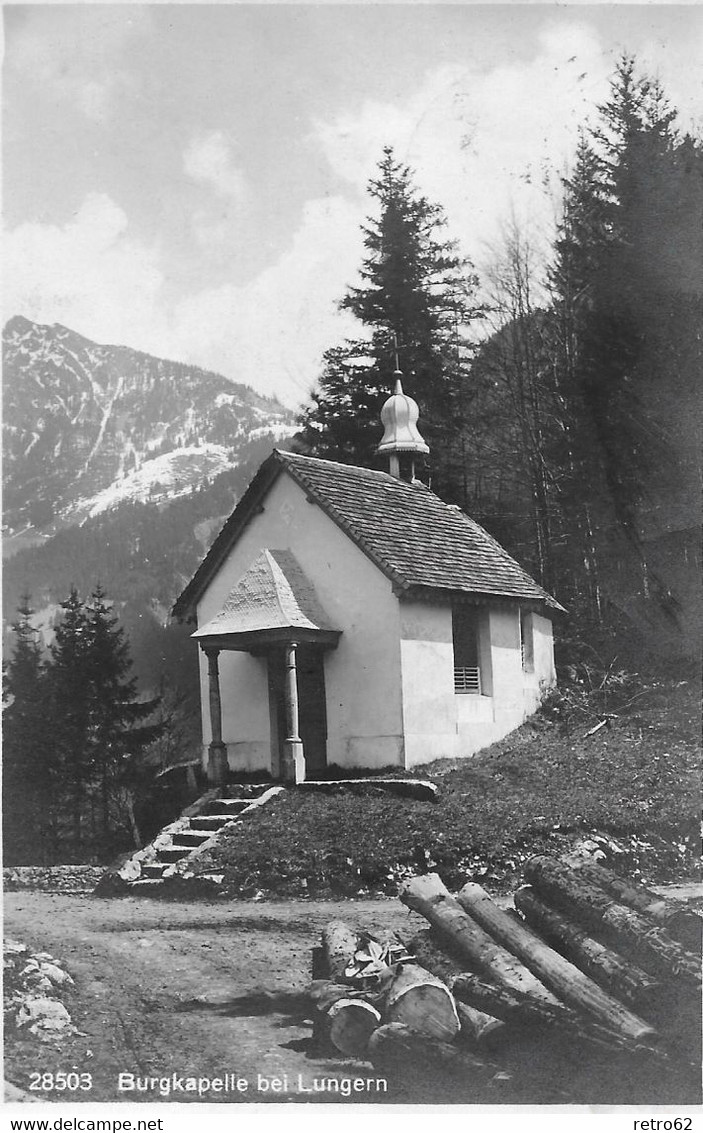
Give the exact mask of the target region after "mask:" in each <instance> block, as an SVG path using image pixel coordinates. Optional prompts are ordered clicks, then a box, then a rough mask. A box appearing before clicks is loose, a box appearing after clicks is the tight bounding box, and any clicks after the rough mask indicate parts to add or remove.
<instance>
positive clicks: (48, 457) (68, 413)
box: [3, 315, 294, 534]
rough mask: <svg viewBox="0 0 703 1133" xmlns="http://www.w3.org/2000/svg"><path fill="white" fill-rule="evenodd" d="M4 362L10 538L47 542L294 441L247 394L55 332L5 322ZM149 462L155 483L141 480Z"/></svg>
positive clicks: (196, 371) (281, 413) (177, 367)
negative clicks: (36, 537)
mask: <svg viewBox="0 0 703 1133" xmlns="http://www.w3.org/2000/svg"><path fill="white" fill-rule="evenodd" d="M3 362H4V365H3V389H4V409H5V411H4V421H3V436H4V452H5V458H4V476H5V505H6V523H7V524H8V525H9V528H10V530H11V531H13V532H19V531H22V530H27V529H30V530H34V531H42V532H43V533H44V534H52V533H54V532H55V531H56V530H57V529H58V528H60V527H62V526H66V525H70V524H72V523H77V522H82V520H83V519H85V517H86V516H88V515H91V514H95V513H96V508H97V509H98V510H102V509H103V508H104V507H109V506H114V504H115V502H117V501H122V500H125V499H129V498H143V493H144V492H145V491H147V492H148V494H149V495H150V496H151V497H152V498H153V497H154V495H156V496H157V497H158V498H159V499H163V500H164V501H167V500H168V499H169V498H173V496H174V495H181V494H183V492H187V491H190V490H192V488H193V487H195V486H197V485H198V484H199V483H201V482H202V481H203V479H204V478H210V477H211V476H213V475H215V474H216V473H217V472H218V471H221V470H222V469H223V468H224V467H227V465H228V464H229V465H235V464H237V463H239V462H240V461H241V459H242V455H243V453H244V452H245V451H246V449H247V447H248V446H250V445H251V443H253V442H260V441H261V440H262V439H263V438H265V437H267V436H268V437H269V438H270V440H271V446H272V447H273V444H274V443H276V441H277V440H279V439H280V438H281V437H285V436H286V435H290V433H292V432H293V431H294V424H293V415H292V414H291V413H290V411H289V410H287V409H285V408H284V407H283V406H282V405H280V403H278V402H276V401H275V400H273V399H271V398H268V397H263V396H261V395H259V394H257V393H255V391H254V390H252V389H250V388H249V387H247V386H244V385H238V384H235V383H233V382H231V381H228V380H227V379H226V378H225V377H223V376H222V375H220V374H215V373H212V372H210V371H208V370H203V369H201V368H200V367H198V366H189V365H186V364H184V363H181V362H172V361H168V360H167V359H163V358H157V357H155V356H153V355H150V354H145V353H143V352H141V351H138V350H133V349H132V348H131V347H127V346H106V345H100V344H98V343H96V342H93V341H91V340H90V339H87V338H85V337H83V336H82V335H80V334H78V333H76V332H75V331H73V330H71V329H70V328H69V327H65V326H63V325H61V324H60V323H54V324H53V325H50V326H49V325H43V324H39V323H33V322H31V321H30V320H29V319H26V318H25V317H24V316H22V315H15V316H14V317H13V318H11V319H9V320H8V322H7V324H6V326H5V330H4V335H3ZM155 460H159V461H160V462H161V463H160V466H159V467H160V469H161V471H162V472H164V475H163V476H162V475H161V474H160V473H157V470H156V469H149V470H147V471H146V472H144V473H140V470H142V469H143V467H144V465H146V464H148V463H149V462H151V461H155ZM175 469H177V475H176V474H175V472H174V470H175ZM168 470H170V472H168V475H166V472H167V471H168ZM152 472H153V473H154V474H153V475H152ZM137 473H140V474H139V475H135V474H137ZM164 479H165V480H166V483H164V482H163V481H164ZM132 493H134V494H132ZM111 501H112V503H111Z"/></svg>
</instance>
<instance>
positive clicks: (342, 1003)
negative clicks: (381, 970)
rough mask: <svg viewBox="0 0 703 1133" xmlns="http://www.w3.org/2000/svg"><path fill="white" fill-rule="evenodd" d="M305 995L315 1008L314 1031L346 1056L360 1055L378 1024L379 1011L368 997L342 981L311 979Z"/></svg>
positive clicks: (364, 1052)
mask: <svg viewBox="0 0 703 1133" xmlns="http://www.w3.org/2000/svg"><path fill="white" fill-rule="evenodd" d="M309 995H310V998H311V999H312V1002H313V1004H314V1006H315V1010H316V1018H315V1028H314V1030H315V1034H316V1036H317V1037H318V1038H322V1039H326V1040H327V1041H329V1042H331V1043H332V1045H333V1046H334V1047H335V1048H336V1049H337V1050H338V1051H340V1052H341V1053H342V1054H346V1055H347V1056H348V1057H350V1058H364V1057H366V1052H367V1048H368V1043H369V1039H370V1037H371V1035H372V1034H373V1032H374V1031H375V1030H376V1028H377V1027H378V1026H380V1024H381V1012H380V1011H379V1010H378V1008H377V1007H376V1006H374V1004H373V1003H371V1002H370V1001H369V997H368V996H364V997H362V994H361V992H356V991H355V990H354V989H353V988H350V987H348V986H347V985H346V984H335V983H332V982H331V981H330V980H315V981H313V983H312V984H311V985H310V989H309Z"/></svg>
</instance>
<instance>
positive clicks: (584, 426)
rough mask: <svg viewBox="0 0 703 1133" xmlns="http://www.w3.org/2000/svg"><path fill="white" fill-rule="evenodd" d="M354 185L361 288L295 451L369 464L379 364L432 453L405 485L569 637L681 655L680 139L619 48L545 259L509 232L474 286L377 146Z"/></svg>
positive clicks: (655, 93) (701, 281) (694, 359)
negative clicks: (414, 408)
mask: <svg viewBox="0 0 703 1133" xmlns="http://www.w3.org/2000/svg"><path fill="white" fill-rule="evenodd" d="M369 194H370V197H371V199H372V201H373V204H374V214H373V216H372V217H371V218H370V219H369V221H368V222H367V225H366V227H365V228H364V245H365V258H364V262H363V265H362V269H361V284H360V285H359V286H356V287H350V288H349V289H348V291H347V293H346V294H345V295H344V297H343V298H342V299H341V302H340V307H341V308H342V309H343V310H346V311H349V312H350V313H351V314H352V315H354V316H355V318H356V320H357V322H358V325H359V337H358V339H356V340H351V339H349V340H347V341H345V342H343V343H341V344H338V345H335V346H333V347H331V348H330V349H329V350H328V351H327V353H326V355H325V358H324V368H323V372H322V375H321V378H320V380H319V383H318V386H317V389H316V391H315V393H314V395H313V404H312V406H311V407H310V408H308V409H307V410H306V412H305V413H304V415H303V427H302V434H301V437H302V441H303V443H304V445H305V446H306V448H307V451H309V452H312V453H315V454H317V455H319V456H326V457H329V458H332V459H337V460H343V461H347V462H351V463H357V462H358V463H371V464H374V463H375V466H376V467H383V465H382V464H381V463H379V462H378V457H377V456H376V454H375V446H376V444H377V432H378V425H377V423H378V421H379V415H380V409H381V406H382V404H383V402H384V401H385V399H386V397H387V396H388V394H389V392H390V391H391V390H392V388H393V374H394V370H395V369H396V358H397V365H398V366H399V368H400V371H401V372H402V381H403V388H404V390H405V392H406V393H408V394H410V395H411V396H412V397H414V398H415V400H416V401H417V402H418V404H419V406H420V429H421V432H422V434H423V436H424V438H425V440H426V441H427V442H428V444H429V446H430V450H431V451H430V456H429V458H428V461H427V465H426V468H425V470H424V472H423V473H420V476H421V478H422V479H424V480H425V481H426V482H428V483H429V484H430V486H431V487H432V488H433V490H434V491H436V492H437V493H438V495H440V496H441V497H442V498H443V499H444V500H446V501H447V502H450V503H456V504H458V505H459V506H461V507H462V508H463V509H464V510H465V511H466V512H468V513H469V514H470V515H471V516H472V517H473V518H474V519H476V520H478V521H479V522H480V523H482V524H483V525H484V526H485V527H486V528H487V529H488V530H489V531H490V532H491V534H493V535H494V536H495V537H496V538H497V539H498V540H499V541H500V542H501V543H503V545H504V546H505V547H506V548H507V549H508V550H509V551H510V552H511V553H512V554H513V555H514V556H515V557H516V558H517V559H518V560H519V561H520V562H521V563H522V564H523V565H524V566H525V567H526V568H527V569H528V570H529V571H530V572H531V573H532V574H533V575H534V577H535V578H537V579H538V580H539V581H540V582H541V583H542V584H543V585H544V586H545V587H546V589H548V590H550V591H551V592H553V593H554V594H555V595H556V597H557V598H558V599H559V601H560V602H562V603H563V605H564V606H566V607H567V608H568V611H569V615H570V618H569V623H570V625H571V626H572V627H576V626H577V627H578V635H576V634H575V633H573V631H572V634H571V636H572V637H576V636H578V637H579V638H580V639H581V640H582V641H585V642H588V643H589V644H588V647H589V648H591V649H592V648H594V647H595V645H596V643H598V648H599V649H600V650H601V652H603V655H604V656H605V655H607V654H608V653H609V654H610V655H611V656H612V654H613V652H614V651H617V652H620V653H622V652H623V650H624V651H626V652H627V653H628V654H630V655H632V657H633V658H635V657H636V658H639V659H640V660H642V659H643V655H644V656H646V655H648V654H650V653H651V654H652V655H653V656H654V657H657V656H662V655H666V656H668V657H672V656H680V655H681V654H686V653H687V652H688V653H689V654H690V653H692V652H693V651H695V649H696V648H697V647H696V644H695V641H696V620H697V616H698V614H699V610H698V603H697V598H698V590H697V585H698V584H697V573H698V568H699V565H700V560H699V552H698V539H697V534H696V529H697V524H698V513H697V497H698V476H699V468H698V438H699V435H700V398H699V390H698V386H699V381H700V374H701V361H702V358H701V327H702V326H703V317H702V316H703V151H702V149H701V140H700V138H693V137H691V136H690V135H688V134H685V133H681V132H680V131H679V129H678V127H677V115H676V112H675V110H674V109H673V108H672V107H671V106H670V104H669V102H668V101H667V98H666V96H665V93H664V91H663V90H662V88H661V86H660V85H659V83H658V82H657V81H655V80H654V79H651V78H649V77H648V76H646V75H644V74H640V73H639V71H638V67H637V64H636V61H635V60H634V59H633V58H630V57H627V56H625V57H622V58H621V59H620V61H619V63H618V65H617V67H616V70H615V73H614V75H613V77H612V81H611V89H610V97H609V99H608V100H607V102H606V103H605V104H604V105H602V106H600V107H599V108H598V110H597V114H596V117H595V120H594V122H593V123H591V124H586V125H584V126H583V128H582V129H581V131H580V138H579V143H578V148H577V152H576V153H575V154H574V157H573V162H572V168H571V172H570V174H569V175H568V176H567V177H565V178H564V179H563V182H562V201H561V208H560V215H559V217H558V220H557V223H556V225H555V230H554V233H553V239H552V242H551V247H550V249H549V252H548V254H547V255H546V256H545V255H543V254H538V253H537V252H536V250H535V248H534V247H533V244H532V243H531V240H530V234H529V233H528V232H524V231H521V229H520V226H519V224H517V222H515V221H513V222H511V223H509V224H508V225H507V227H506V229H505V234H504V239H503V244H502V247H500V248H498V249H496V251H495V255H494V257H493V261H492V263H491V264H490V265H489V266H488V268H487V269H484V274H483V276H482V277H479V275H478V274H477V272H476V270H475V268H474V266H473V264H472V262H471V261H470V260H469V259H468V258H467V257H466V255H465V254H464V253H463V251H462V250H461V248H460V247H459V245H458V243H456V242H452V241H448V240H446V239H444V231H443V229H444V228H445V223H446V222H445V217H444V213H443V210H442V207H441V205H440V204H438V203H434V202H430V201H428V200H427V199H426V198H425V197H423V196H422V194H421V192H420V191H419V190H418V189H417V187H416V186H415V184H414V180H413V174H412V171H411V170H410V169H408V168H407V167H405V166H404V165H403V164H402V163H400V162H399V161H397V160H396V158H395V156H394V153H393V151H392V150H391V149H390V148H388V149H386V150H385V151H384V155H383V159H382V161H381V163H380V165H379V167H378V171H377V175H376V177H375V178H374V179H373V180H372V181H371V183H370V185H369ZM396 347H397V355H396ZM565 636H568V633H567V635H565Z"/></svg>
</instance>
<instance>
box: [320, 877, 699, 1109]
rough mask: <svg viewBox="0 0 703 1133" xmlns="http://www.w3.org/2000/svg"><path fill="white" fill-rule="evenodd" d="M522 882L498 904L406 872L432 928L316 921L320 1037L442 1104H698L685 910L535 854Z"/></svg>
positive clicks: (695, 936) (408, 894) (695, 967)
mask: <svg viewBox="0 0 703 1133" xmlns="http://www.w3.org/2000/svg"><path fill="white" fill-rule="evenodd" d="M524 878H525V882H526V883H527V884H525V885H524V886H522V887H521V888H520V889H518V891H517V892H516V894H515V896H514V908H513V909H510V910H504V909H502V908H500V907H499V906H498V905H497V904H496V903H495V902H494V901H493V900H492V899H491V897H490V896H489V895H488V894H487V893H486V892H485V891H484V890H483V889H482V888H481V886H480V885H477V884H474V883H469V884H467V885H465V886H464V887H463V889H462V890H461V891H460V892H459V893H458V894H457V895H456V897H454V896H452V895H451V894H450V893H449V892H448V891H447V889H446V888H445V886H444V885H443V883H442V881H441V879H440V878H439V877H438V876H437V874H426V875H423V876H419V877H415V878H412V879H411V880H410V881H408V882H406V883H405V884H404V885H403V887H402V890H401V892H400V900H401V901H402V902H403V904H404V905H406V906H407V907H408V908H409V909H411V910H413V911H414V912H416V913H419V914H421V915H422V917H424V918H425V920H426V921H427V922H429V926H430V927H429V929H426V930H424V931H419V932H417V933H416V934H415V935H414V936H413V937H412V938H411V939H408V940H405V939H403V940H400V941H399V942H398V941H396V942H395V943H392V942H385V943H382V942H379V941H374V940H373V938H371V937H369V935H368V934H366V933H361V932H357V931H356V930H354V929H352V928H350V927H349V926H348V925H346V924H344V923H342V922H334V923H331V924H329V925H328V926H327V927H326V929H325V930H324V932H323V936H322V943H321V947H320V948H319V949H316V950H315V953H316V955H315V957H314V964H313V975H314V976H317V977H318V978H316V979H313V983H312V985H311V991H310V994H311V997H312V1001H313V1003H314V1007H315V1017H316V1033H317V1036H318V1038H319V1039H321V1040H322V1041H324V1042H325V1043H327V1044H329V1045H330V1046H331V1047H332V1048H334V1050H335V1051H337V1052H339V1053H341V1054H343V1055H345V1056H347V1057H351V1058H356V1059H365V1060H369V1061H370V1062H372V1063H373V1065H374V1067H375V1068H376V1069H377V1070H378V1071H380V1072H383V1073H385V1074H386V1075H387V1076H388V1077H389V1078H395V1079H396V1081H397V1082H398V1083H399V1084H414V1085H415V1086H417V1085H418V1084H420V1083H423V1082H424V1083H429V1082H431V1083H433V1084H434V1086H435V1087H437V1086H438V1084H441V1086H442V1089H444V1090H445V1091H450V1092H451V1096H449V1097H446V1098H445V1100H474V1101H498V1100H500V1101H522V1102H524V1101H532V1102H535V1101H558V1100H565V1101H567V1100H579V1101H586V1102H587V1101H591V1102H595V1101H602V1102H607V1101H611V1102H623V1101H628V1100H633V1099H634V1100H642V1091H643V1089H644V1092H645V1093H646V1092H647V1087H646V1086H644V1085H643V1083H648V1084H649V1085H650V1086H651V1087H652V1090H653V1093H651V1094H650V1097H649V1100H650V1101H657V1100H660V1101H662V1102H665V1101H669V1100H672V1101H678V1102H683V1101H687V1100H688V1101H690V1102H695V1101H697V1100H699V1099H698V1097H697V1091H698V1073H697V1069H696V1068H697V1067H699V1065H700V1061H699V1052H698V1050H697V1046H698V1043H699V1035H700V1016H699V1010H700V1008H699V1005H700V992H701V966H700V948H701V925H702V923H703V922H702V921H701V918H700V916H699V915H698V913H697V912H696V911H694V910H691V909H688V908H687V907H686V906H684V905H682V904H681V903H679V902H671V901H666V900H663V899H661V898H660V897H657V896H656V895H655V894H653V893H651V892H649V891H648V890H647V889H646V888H644V887H643V886H642V885H639V884H636V883H633V882H628V881H625V880H623V879H622V878H621V877H619V876H617V875H616V874H614V873H612V872H611V871H610V870H608V869H605V868H604V867H602V866H600V865H598V864H597V863H595V862H593V861H592V860H585V861H573V860H569V859H556V858H552V857H548V856H546V855H538V856H536V857H533V858H531V859H530V860H529V861H528V862H527V863H526V865H525V871H524ZM584 1075H585V1076H586V1078H588V1077H589V1075H590V1085H587V1084H584ZM667 1083H668V1087H667ZM667 1088H668V1094H667ZM628 1089H629V1090H630V1093H628ZM579 1091H580V1092H579ZM589 1093H590V1096H587V1095H589ZM631 1095H632V1096H631ZM669 1095H671V1096H669ZM433 1100H439V1099H437V1098H436V1097H435V1098H433Z"/></svg>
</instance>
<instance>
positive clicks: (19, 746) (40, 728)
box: [2, 595, 55, 864]
mask: <svg viewBox="0 0 703 1133" xmlns="http://www.w3.org/2000/svg"><path fill="white" fill-rule="evenodd" d="M33 612H34V611H33V610H32V608H31V605H30V599H29V595H25V596H24V597H23V599H22V602H21V604H20V607H19V609H18V617H17V620H16V621H15V623H14V624H13V626H12V630H13V633H14V635H15V648H14V652H13V653H12V656H11V657H10V659H9V661H8V662H7V664H6V666H5V671H4V674H3V721H2V738H3V843H4V860H5V861H6V863H8V864H12V863H15V862H19V863H33V862H37V863H44V862H47V861H50V860H51V857H52V850H53V841H54V837H53V835H54V831H53V825H54V818H55V815H54V786H55V769H54V767H53V766H52V760H51V749H50V745H49V742H48V741H49V730H50V726H51V724H50V719H49V717H48V714H47V710H46V709H47V705H46V679H45V671H44V665H43V662H42V655H41V648H40V645H39V641H38V634H37V631H36V630H35V629H34V627H33V625H32V615H33Z"/></svg>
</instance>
